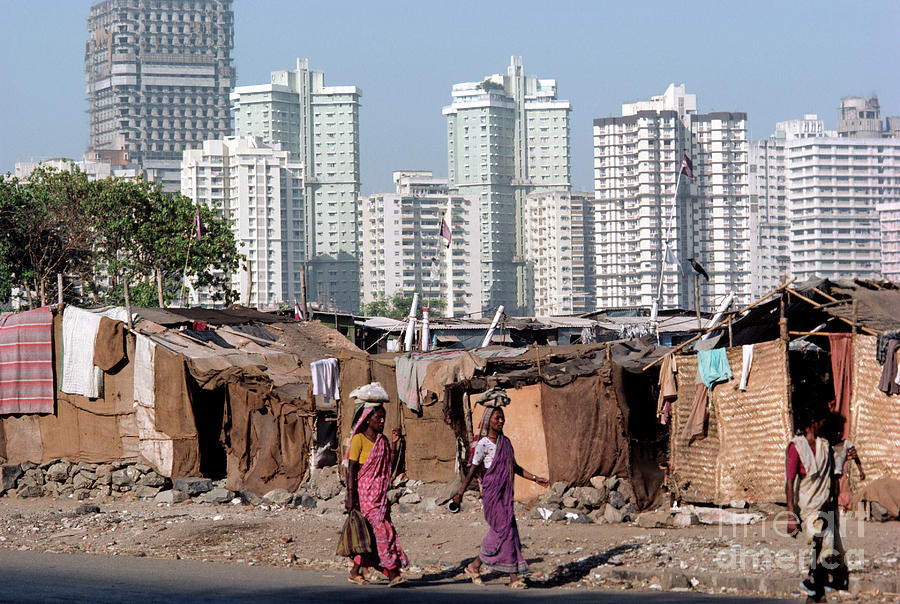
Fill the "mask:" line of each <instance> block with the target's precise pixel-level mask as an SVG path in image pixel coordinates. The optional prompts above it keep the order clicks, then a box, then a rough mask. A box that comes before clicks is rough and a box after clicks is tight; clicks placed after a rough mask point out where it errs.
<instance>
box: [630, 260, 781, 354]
mask: <svg viewBox="0 0 900 604" xmlns="http://www.w3.org/2000/svg"><path fill="white" fill-rule="evenodd" d="M796 280H797V278H796V277H794V278H793V279H791V280H790V281H788V282H787V283H784V284H782V285H779V286H778V288H777V289H773V290H772V291H770V292H769V293H767V294H766V295H765V296H763V297H762V298H760V299H759V300H757V301H756V302H753V303H752V304H748V305H747V306H745V307H743V308H740V309H738V310H736V311H734V316H737V315H739V314H741V313H745V312H747V311H748V310H750V309H752V308H756V307H757V306H759V305H760V304H762V303H763V302H764V301H766V300H768V299H769V298H771V297H772V296H774V295H775V294H777V293H778V292H780V291H783V290H785V289H786V288H787V286H788V285H790V284H791V283H793V282H794V281H796ZM729 318H731V317H729ZM727 320H728V319H721V320H719V322H718V323H716V324H715V325H712V326H710V327H707V328H706V329H705V330H703V331H702V332H700V333H698V334H697V335H695V336H694V337H692V338H691V339H690V340H687V341H684V342H682V343H681V344H679V345H678V346H676V347H675V348H673V349H672V350H671V351H670V353H671V354H675V353H676V352H678V351H679V350H681V349H682V348H684V347H685V346H687V345H688V344H691V343H693V342H696V341H697V340H699V339H700V338H701V337H702V336H703V334H704V333H706V332H709V331H714V330H716V329H718V328H719V327H721V326H722V325H723V324H724V323H725V321H727ZM661 360H663V357H659V358H657V359H656V360H655V361H652V362H650V363H648V364H646V365H644V367H643V369H641V371H647V370H648V369H650V368H651V367H653V366H654V365H656V364H657V363H659V362H660V361H661Z"/></svg>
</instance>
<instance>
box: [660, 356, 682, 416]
mask: <svg viewBox="0 0 900 604" xmlns="http://www.w3.org/2000/svg"><path fill="white" fill-rule="evenodd" d="M677 373H678V366H677V364H676V362H675V355H673V354H671V353H670V354H667V355H666V356H665V357H664V358H663V362H662V367H660V369H659V400H658V401H657V402H656V417H657V418H658V419H659V423H661V424H665V423H667V422H668V421H669V413H668V409H669V407H671V403H672V399H674V398H676V397H677V396H678V385H677V383H676V382H675V375H676V374H677ZM667 403H668V404H667Z"/></svg>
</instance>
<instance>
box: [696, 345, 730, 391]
mask: <svg viewBox="0 0 900 604" xmlns="http://www.w3.org/2000/svg"><path fill="white" fill-rule="evenodd" d="M697 373H698V374H699V375H700V380H701V381H702V382H703V385H704V386H706V387H707V388H711V387H713V386H715V385H716V384H720V383H722V382H727V381H728V380H730V379H731V378H732V376H733V374H732V373H731V365H730V364H729V363H728V354H727V353H726V351H725V349H724V348H715V349H713V350H701V351H699V352H697Z"/></svg>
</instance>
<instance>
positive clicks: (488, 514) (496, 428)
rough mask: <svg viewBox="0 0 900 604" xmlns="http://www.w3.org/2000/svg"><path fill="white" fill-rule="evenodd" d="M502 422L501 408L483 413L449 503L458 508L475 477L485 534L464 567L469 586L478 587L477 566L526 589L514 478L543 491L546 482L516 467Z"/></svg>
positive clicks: (479, 580) (479, 583)
mask: <svg viewBox="0 0 900 604" xmlns="http://www.w3.org/2000/svg"><path fill="white" fill-rule="evenodd" d="M505 422H506V417H505V415H504V414H503V409H502V408H500V407H488V408H486V409H485V410H484V415H482V416H481V425H480V427H479V429H478V434H476V435H475V444H474V446H473V448H472V455H471V458H470V460H469V464H470V468H469V473H468V474H467V475H466V479H465V480H464V481H463V483H462V485H461V486H460V487H459V491H458V492H457V493H456V495H454V496H453V502H454V503H455V504H456V505H457V506H458V505H459V504H460V502H461V501H462V496H463V493H465V492H466V488H467V487H468V486H469V483H470V482H471V481H472V478H473V477H474V476H475V475H476V473H477V474H479V475H480V476H481V500H482V503H483V505H484V519H485V520H486V521H487V523H488V528H489V530H488V534H487V535H486V536H485V537H484V540H483V541H482V542H481V550H480V551H479V552H478V557H477V558H475V560H473V561H472V563H471V564H469V565H468V566H466V568H465V572H466V575H467V576H468V577H469V578H470V579H472V582H473V583H475V584H476V585H481V584H482V580H481V565H482V563H483V564H487V565H488V566H489V567H490V568H492V569H493V570H495V571H498V572H501V573H506V574H508V575H509V586H510V587H513V588H519V589H521V588H524V587H527V585H526V584H525V580H524V579H523V577H522V575H524V573H525V571H526V570H528V564H527V563H526V562H525V556H523V555H522V544H521V542H520V541H519V528H518V526H517V525H516V517H515V515H514V514H513V490H514V475H515V474H518V475H519V476H521V477H523V478H525V479H526V480H532V481H534V482H536V483H538V484H539V485H541V486H544V487H546V486H548V485H549V481H548V480H547V479H546V478H542V477H540V476H536V475H534V474H531V473H530V472H526V471H525V470H523V469H522V468H521V467H520V466H519V464H517V463H516V456H515V452H514V451H513V446H512V443H511V442H510V440H509V439H508V438H507V437H506V436H504V435H503V424H504V423H505Z"/></svg>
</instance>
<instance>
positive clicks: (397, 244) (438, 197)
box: [359, 170, 482, 316]
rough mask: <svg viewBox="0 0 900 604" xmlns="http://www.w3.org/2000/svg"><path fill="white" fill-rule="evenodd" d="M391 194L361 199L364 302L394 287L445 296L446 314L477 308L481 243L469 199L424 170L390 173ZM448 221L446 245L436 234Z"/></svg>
mask: <svg viewBox="0 0 900 604" xmlns="http://www.w3.org/2000/svg"><path fill="white" fill-rule="evenodd" d="M394 184H395V186H396V192H395V193H385V194H378V195H370V196H368V197H364V198H363V199H362V200H361V201H360V206H361V207H360V225H359V232H360V234H361V245H360V250H361V271H362V274H363V275H364V278H363V280H362V283H361V286H362V301H363V303H368V302H373V301H375V300H377V299H378V298H380V297H390V296H392V295H394V294H395V293H397V292H418V293H419V294H420V296H422V298H423V299H435V298H439V299H442V300H444V302H445V305H446V306H445V309H444V314H445V315H446V316H454V315H459V314H468V313H477V312H479V311H481V309H482V304H481V288H480V287H479V285H478V282H479V279H480V278H481V271H480V254H481V252H480V247H479V238H478V234H479V231H478V227H477V218H476V214H475V212H474V209H473V202H472V201H471V200H470V199H468V198H466V197H463V196H460V195H458V194H451V193H450V189H449V186H448V182H447V179H446V178H437V177H435V176H433V174H432V172H431V171H427V170H404V171H397V172H394ZM442 219H443V220H446V221H447V226H448V227H450V231H451V234H452V236H451V244H450V247H449V248H448V247H447V245H446V241H445V240H444V239H443V238H441V236H440V232H441V220H442Z"/></svg>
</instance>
